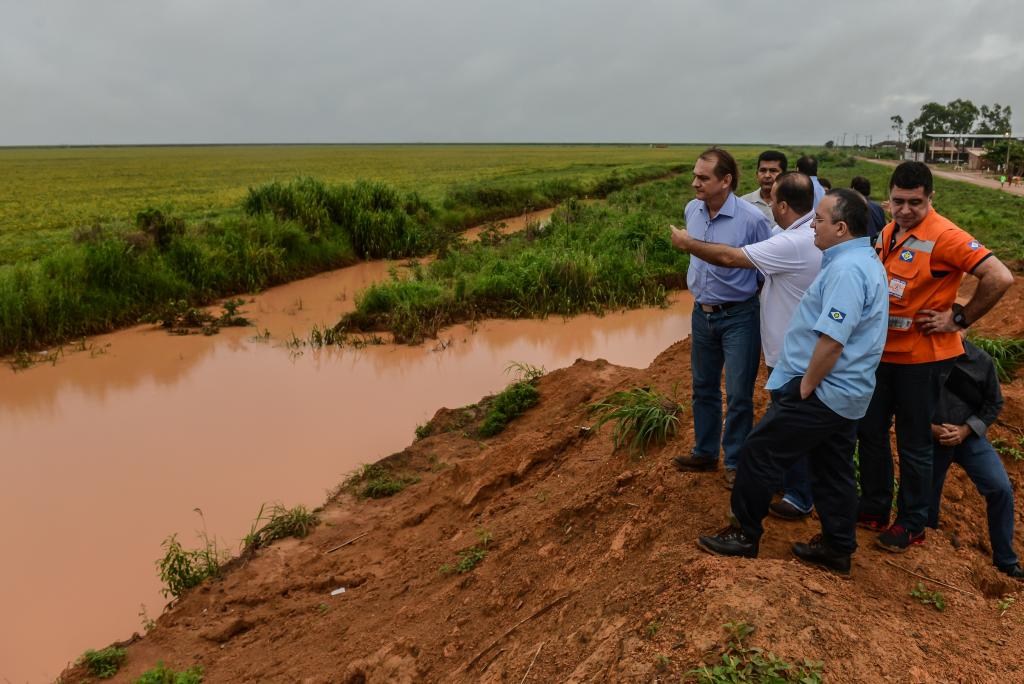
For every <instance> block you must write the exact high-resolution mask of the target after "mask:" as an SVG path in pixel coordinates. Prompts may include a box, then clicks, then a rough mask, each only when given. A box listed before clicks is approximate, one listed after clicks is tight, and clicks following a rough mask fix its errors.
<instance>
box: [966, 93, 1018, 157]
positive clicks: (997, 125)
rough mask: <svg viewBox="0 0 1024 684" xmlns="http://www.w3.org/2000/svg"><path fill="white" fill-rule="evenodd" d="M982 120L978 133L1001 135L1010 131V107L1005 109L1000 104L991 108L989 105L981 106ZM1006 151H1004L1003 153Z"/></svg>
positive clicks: (979, 122)
mask: <svg viewBox="0 0 1024 684" xmlns="http://www.w3.org/2000/svg"><path fill="white" fill-rule="evenodd" d="M979 113H980V115H981V116H980V119H979V120H978V127H977V129H976V130H975V132H976V133H987V134H990V135H991V134H1001V133H1006V132H1007V131H1009V130H1010V116H1011V115H1012V112H1011V111H1010V105H1006V106H1005V107H1003V106H1002V105H1001V104H999V103H998V102H997V103H996V104H994V105H992V107H991V108H990V107H989V106H988V105H981V111H980V112H979ZM1005 151H1006V150H1005V149H1004V150H1003V152H1005Z"/></svg>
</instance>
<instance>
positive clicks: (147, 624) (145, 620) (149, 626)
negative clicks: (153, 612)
mask: <svg viewBox="0 0 1024 684" xmlns="http://www.w3.org/2000/svg"><path fill="white" fill-rule="evenodd" d="M139 620H141V621H142V629H143V630H144V631H146V632H151V631H153V628H154V627H156V620H154V619H153V618H151V617H149V613H148V612H147V611H146V604H145V603H140V604H139Z"/></svg>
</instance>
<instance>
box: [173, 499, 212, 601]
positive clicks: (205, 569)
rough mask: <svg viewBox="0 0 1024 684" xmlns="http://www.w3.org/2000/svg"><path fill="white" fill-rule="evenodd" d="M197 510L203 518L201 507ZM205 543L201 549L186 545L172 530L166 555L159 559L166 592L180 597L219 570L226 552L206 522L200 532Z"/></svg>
mask: <svg viewBox="0 0 1024 684" xmlns="http://www.w3.org/2000/svg"><path fill="white" fill-rule="evenodd" d="M196 512H197V513H199V516H200V518H202V515H203V514H202V511H200V510H199V509H198V508H197V509H196ZM199 536H200V538H201V539H202V541H203V545H202V547H201V548H198V549H186V548H184V547H183V546H182V545H181V542H179V541H178V535H177V534H172V535H171V536H169V537H167V539H165V540H164V541H163V544H162V545H161V546H163V548H164V549H165V551H164V557H163V558H161V559H160V560H158V561H157V562H156V564H157V567H158V568H159V570H160V581H161V582H163V583H164V585H165V587H164V588H163V589H162V590H161V591H162V592H163V594H164V596H173V597H175V598H179V597H180V596H181V595H182V594H184V593H185V592H186V591H188V590H189V589H191V588H192V587H195V586H197V585H199V584H200V583H201V582H202V581H203V580H205V579H206V578H207V577H215V576H217V575H218V574H220V565H221V563H222V562H224V561H226V560H227V553H225V552H224V551H221V550H220V549H219V548H217V542H216V540H213V539H210V537H209V535H207V533H206V529H205V522H204V526H203V531H202V532H201V533H200V535H199Z"/></svg>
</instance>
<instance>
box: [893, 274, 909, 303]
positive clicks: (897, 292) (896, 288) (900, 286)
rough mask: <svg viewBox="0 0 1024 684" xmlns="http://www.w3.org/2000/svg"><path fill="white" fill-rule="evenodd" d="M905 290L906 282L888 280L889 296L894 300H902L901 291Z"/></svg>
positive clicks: (895, 279) (897, 279) (896, 279)
mask: <svg viewBox="0 0 1024 684" xmlns="http://www.w3.org/2000/svg"><path fill="white" fill-rule="evenodd" d="M905 289H907V281H906V280H900V279H899V278H895V277H894V278H889V296H890V297H895V298H896V299H903V291H904V290H905Z"/></svg>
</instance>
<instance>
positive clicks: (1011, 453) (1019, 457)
mask: <svg viewBox="0 0 1024 684" xmlns="http://www.w3.org/2000/svg"><path fill="white" fill-rule="evenodd" d="M1017 445H1018V446H1019V447H1020V448H1018V447H1015V446H1013V445H1012V444H1010V443H1009V442H1007V441H1006V440H1005V439H993V440H992V447H993V448H994V449H995V450H996V452H997V453H998V454H999V455H1000V456H1003V457H1006V458H1012V459H1013V460H1014V461H1024V439H1021V440H1018V442H1017Z"/></svg>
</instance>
